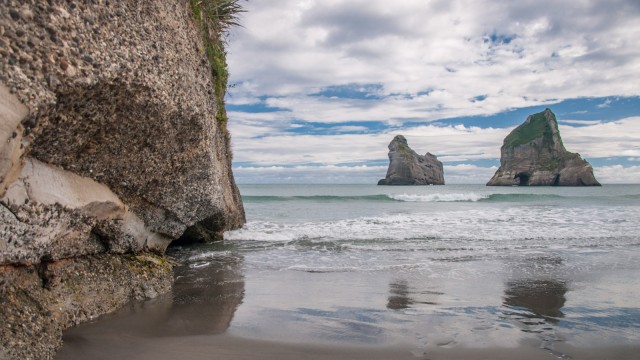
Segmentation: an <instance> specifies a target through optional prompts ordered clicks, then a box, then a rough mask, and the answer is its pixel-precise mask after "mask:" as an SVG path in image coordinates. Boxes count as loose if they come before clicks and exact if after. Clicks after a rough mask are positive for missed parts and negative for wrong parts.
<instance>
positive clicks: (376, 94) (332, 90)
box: [309, 84, 384, 100]
mask: <svg viewBox="0 0 640 360" xmlns="http://www.w3.org/2000/svg"><path fill="white" fill-rule="evenodd" d="M382 91H383V86H382V84H348V85H334V86H328V87H326V88H324V89H322V90H321V91H319V92H317V93H313V94H310V95H309V96H322V97H328V98H333V97H336V98H340V99H357V100H379V99H383V98H384V96H383V95H382Z"/></svg>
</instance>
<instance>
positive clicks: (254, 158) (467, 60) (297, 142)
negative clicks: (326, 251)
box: [226, 0, 640, 184]
mask: <svg viewBox="0 0 640 360" xmlns="http://www.w3.org/2000/svg"><path fill="white" fill-rule="evenodd" d="M243 4H244V6H245V8H246V10H247V12H246V13H243V14H242V15H241V19H240V22H241V23H242V25H243V27H240V28H235V29H233V30H232V31H231V33H230V34H229V37H228V44H229V46H228V56H227V61H228V63H229V71H230V73H231V77H230V80H229V84H230V86H229V89H228V93H227V97H226V105H227V112H228V116H229V125H228V126H229V129H230V131H231V134H232V147H233V153H234V160H233V163H234V168H233V170H234V174H235V177H236V180H237V182H238V183H240V184H256V183H297V184H304V183H342V184H348V183H364V184H375V183H377V181H378V180H379V179H381V178H384V176H385V174H386V170H387V166H388V163H389V160H388V157H387V153H388V149H387V145H388V144H389V142H390V141H391V140H392V139H393V137H394V136H395V135H398V134H402V135H404V136H405V137H406V138H407V140H408V143H409V146H411V147H412V148H413V149H414V150H415V151H416V152H417V153H420V154H424V153H426V152H430V153H432V154H435V155H436V156H437V157H438V159H439V160H440V161H442V162H443V164H444V171H445V181H446V183H447V184H454V183H466V184H475V183H478V184H483V183H486V182H487V181H488V180H489V179H490V178H491V176H492V175H493V173H494V172H495V171H496V170H497V168H498V166H499V164H500V161H499V160H500V146H501V145H502V141H503V139H504V137H505V136H506V135H507V134H508V133H509V132H510V131H511V130H513V128H515V127H516V126H518V125H519V124H521V123H522V122H523V121H524V120H525V119H526V117H527V116H528V115H530V114H533V113H536V112H540V111H543V110H544V109H545V108H547V107H548V108H550V109H551V110H552V111H553V112H554V113H555V114H556V117H557V119H558V121H559V127H560V133H561V136H562V139H563V142H564V144H565V146H566V148H567V150H569V151H571V152H578V153H580V155H581V156H582V157H583V158H585V159H586V160H587V161H589V162H590V163H591V164H592V165H593V168H594V173H595V175H596V178H597V179H598V180H599V181H600V182H602V183H640V76H639V75H640V43H639V41H640V40H638V39H640V1H638V0H627V1H624V0H608V1H588V0H567V1H558V0H554V1H547V0H533V1H530V0H519V1H477V0H476V1H460V0H442V1H440V0H437V1H427V0H415V1H414V0H399V1H395V2H389V1H388V0H270V1H260V0H250V1H247V2H243Z"/></svg>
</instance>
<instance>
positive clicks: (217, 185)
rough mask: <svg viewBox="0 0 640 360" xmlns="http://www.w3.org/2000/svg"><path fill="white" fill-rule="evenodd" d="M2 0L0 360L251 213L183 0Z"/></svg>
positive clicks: (163, 276)
mask: <svg viewBox="0 0 640 360" xmlns="http://www.w3.org/2000/svg"><path fill="white" fill-rule="evenodd" d="M0 6H1V7H2V9H1V11H0V68H1V69H2V72H1V74H0V299H2V300H1V301H2V302H3V303H2V304H0V309H1V310H0V312H2V313H0V318H2V319H3V320H4V319H7V320H6V321H3V322H2V324H0V328H1V330H0V358H3V356H4V357H7V358H48V357H51V356H52V354H53V352H54V351H55V348H56V346H58V345H59V341H60V339H59V334H60V331H61V329H63V328H65V327H67V326H69V325H71V324H74V323H77V322H78V321H82V320H85V319H89V318H91V317H94V316H97V315H100V314H102V313H104V312H107V311H111V310H113V309H115V308H117V307H118V306H121V305H122V304H124V303H125V302H126V301H128V300H130V299H135V298H143V297H153V296H155V294H159V293H162V292H165V291H167V290H168V289H169V288H170V283H171V281H170V280H171V277H172V275H171V273H172V272H171V269H170V267H169V266H166V264H164V262H163V260H162V258H161V257H158V255H161V254H162V253H163V252H164V250H165V248H166V247H167V246H168V245H169V244H170V243H171V242H172V241H174V240H176V239H178V238H182V239H185V238H189V239H190V240H200V239H215V238H220V237H221V234H222V232H223V231H225V230H228V229H233V228H237V227H239V226H241V225H242V224H243V223H244V221H245V220H244V210H243V207H242V202H241V199H240V195H239V192H238V189H237V187H236V185H235V182H234V180H233V174H232V172H231V152H230V145H229V136H228V133H227V132H226V129H225V128H224V124H221V123H220V122H219V121H218V120H216V112H217V110H218V109H219V107H220V106H223V104H221V103H218V100H216V96H215V94H214V89H213V87H212V82H213V79H212V72H211V69H210V65H209V63H208V60H207V57H206V54H205V47H204V45H203V43H202V34H201V33H200V30H199V28H198V26H197V25H196V23H195V22H194V20H193V14H192V11H191V8H190V6H189V2H188V1H184V0H163V1H160V0H151V1H134V0H114V1H92V2H73V1H62V0H59V1H56V0H52V1H37V0H31V1H29V0H23V1H5V2H3V3H2V5H0ZM194 238H195V239H194ZM154 254H155V255H154ZM140 259H143V260H140ZM92 294H93V295H92ZM92 296H93V298H92ZM21 306H22V307H21ZM69 319H71V320H69ZM30 342H38V343H39V344H40V345H38V346H33V344H32V343H30Z"/></svg>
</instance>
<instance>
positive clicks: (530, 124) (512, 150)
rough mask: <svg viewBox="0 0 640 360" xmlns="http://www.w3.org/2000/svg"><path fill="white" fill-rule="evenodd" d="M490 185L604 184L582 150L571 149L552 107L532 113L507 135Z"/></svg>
mask: <svg viewBox="0 0 640 360" xmlns="http://www.w3.org/2000/svg"><path fill="white" fill-rule="evenodd" d="M500 152H501V156H500V168H499V169H498V171H496V173H495V174H494V175H493V177H492V178H491V180H489V182H488V183H487V185H489V186H512V185H520V186H600V183H599V182H598V181H597V180H596V178H595V177H594V175H593V168H592V167H591V164H589V163H588V162H587V161H586V160H583V159H582V158H581V157H580V154H577V153H571V152H568V151H567V150H566V149H565V147H564V145H563V143H562V138H561V137H560V131H559V130H558V122H557V120H556V117H555V115H554V114H553V112H551V110H550V109H546V110H544V111H543V112H540V113H537V114H533V115H529V117H527V120H526V121H525V122H524V123H523V124H522V125H520V126H518V127H517V128H515V129H514V130H513V131H512V132H511V133H510V134H509V135H508V136H507V137H506V138H505V139H504V143H503V145H502V148H501V149H500Z"/></svg>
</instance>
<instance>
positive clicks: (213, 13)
mask: <svg viewBox="0 0 640 360" xmlns="http://www.w3.org/2000/svg"><path fill="white" fill-rule="evenodd" d="M189 1H190V4H191V11H192V12H193V18H194V19H195V21H196V23H197V24H198V25H199V26H200V29H201V31H202V41H203V43H204V48H205V50H204V52H205V54H206V56H207V59H208V60H209V64H210V65H211V76H212V78H213V88H214V91H215V95H216V100H217V101H216V102H217V103H218V107H217V112H216V120H217V124H218V127H219V129H220V130H222V131H223V132H224V134H225V136H226V137H227V138H229V132H228V130H227V121H228V118H227V112H226V110H225V107H224V96H225V94H226V91H227V82H228V80H229V71H228V68H227V51H226V37H227V34H228V31H229V29H230V28H232V27H235V26H241V25H240V23H239V14H240V13H243V12H245V11H246V10H244V8H243V7H242V5H240V0H189Z"/></svg>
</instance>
